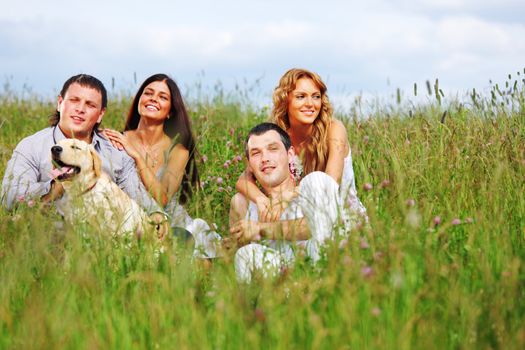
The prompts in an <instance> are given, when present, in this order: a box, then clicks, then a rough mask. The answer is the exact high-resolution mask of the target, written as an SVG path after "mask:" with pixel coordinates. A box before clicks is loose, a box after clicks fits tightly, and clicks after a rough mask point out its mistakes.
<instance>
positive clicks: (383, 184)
mask: <svg viewBox="0 0 525 350" xmlns="http://www.w3.org/2000/svg"><path fill="white" fill-rule="evenodd" d="M388 186H390V180H388V179H385V180H383V181H382V182H381V188H386V187H388Z"/></svg>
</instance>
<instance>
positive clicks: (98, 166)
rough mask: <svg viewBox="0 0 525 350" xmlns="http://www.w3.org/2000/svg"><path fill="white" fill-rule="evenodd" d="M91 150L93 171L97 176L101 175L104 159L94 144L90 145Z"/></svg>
mask: <svg viewBox="0 0 525 350" xmlns="http://www.w3.org/2000/svg"><path fill="white" fill-rule="evenodd" d="M89 152H90V153H91V158H93V171H94V172H95V176H96V177H99V176H100V173H101V172H102V161H101V160H100V156H99V155H98V153H97V151H95V148H94V147H93V146H90V147H89Z"/></svg>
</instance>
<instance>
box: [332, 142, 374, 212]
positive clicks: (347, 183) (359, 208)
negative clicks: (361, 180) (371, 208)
mask: <svg viewBox="0 0 525 350" xmlns="http://www.w3.org/2000/svg"><path fill="white" fill-rule="evenodd" d="M339 195H340V196H341V199H342V201H343V203H345V204H346V205H347V206H348V208H349V209H350V210H351V211H352V212H354V213H356V214H359V215H360V216H362V217H363V218H364V219H365V221H368V218H367V216H366V208H365V206H364V205H363V203H361V201H360V200H359V198H358V197H357V189H356V187H355V176H354V167H353V166H352V151H351V150H349V151H348V155H347V156H346V158H345V159H344V163H343V174H342V176H341V185H340V186H339Z"/></svg>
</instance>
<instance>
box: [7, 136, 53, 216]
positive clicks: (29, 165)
mask: <svg viewBox="0 0 525 350" xmlns="http://www.w3.org/2000/svg"><path fill="white" fill-rule="evenodd" d="M40 179H41V174H40V170H39V164H38V162H37V161H36V160H35V158H34V157H32V155H31V148H28V146H27V145H25V144H20V145H18V146H17V147H16V149H15V150H14V151H13V155H12V156H11V159H10V160H9V161H8V162H7V166H6V171H5V174H4V179H3V180H2V197H1V200H2V205H3V206H4V207H6V208H7V209H11V208H12V207H13V205H14V204H15V203H16V202H17V201H23V200H29V199H32V198H40V197H41V196H43V195H45V194H47V193H48V192H49V189H50V188H51V180H48V181H40Z"/></svg>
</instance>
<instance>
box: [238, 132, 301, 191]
mask: <svg viewBox="0 0 525 350" xmlns="http://www.w3.org/2000/svg"><path fill="white" fill-rule="evenodd" d="M247 149H248V164H249V166H250V168H251V170H252V172H253V174H254V176H255V178H256V179H257V181H259V183H260V184H261V186H262V187H263V188H265V189H266V190H267V191H268V190H269V189H271V188H275V187H277V186H280V185H282V184H283V183H284V182H285V181H287V180H290V168H289V163H290V159H291V157H293V148H290V149H289V150H286V148H285V147H284V144H283V142H282V141H281V137H280V135H279V134H278V133H277V132H276V131H274V130H270V131H267V132H265V133H264V134H261V135H252V136H250V138H249V139H248V143H247Z"/></svg>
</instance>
